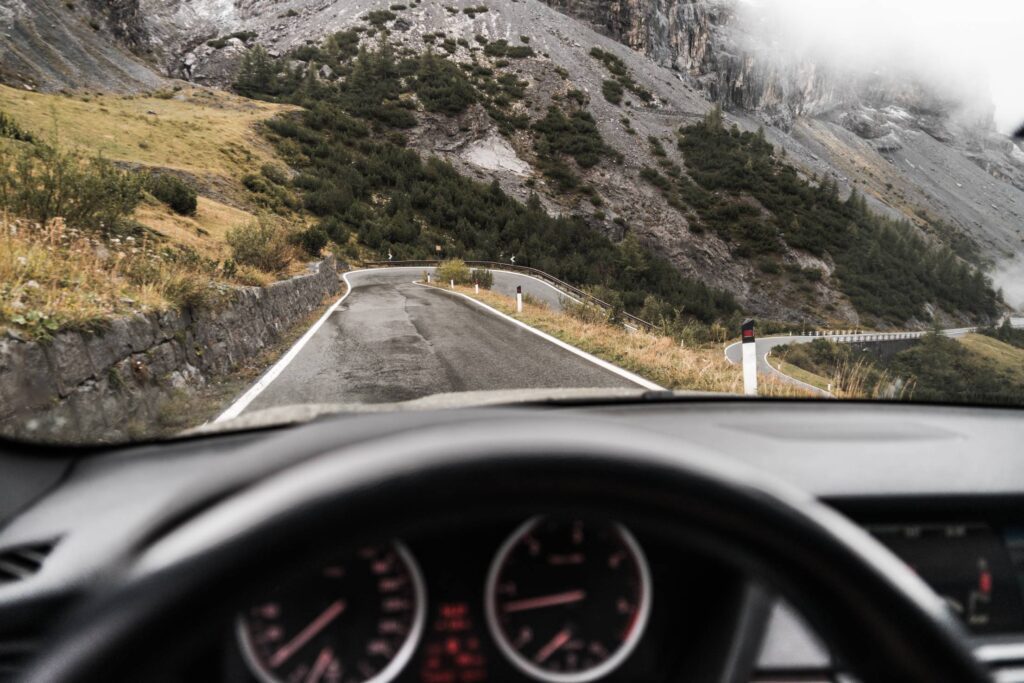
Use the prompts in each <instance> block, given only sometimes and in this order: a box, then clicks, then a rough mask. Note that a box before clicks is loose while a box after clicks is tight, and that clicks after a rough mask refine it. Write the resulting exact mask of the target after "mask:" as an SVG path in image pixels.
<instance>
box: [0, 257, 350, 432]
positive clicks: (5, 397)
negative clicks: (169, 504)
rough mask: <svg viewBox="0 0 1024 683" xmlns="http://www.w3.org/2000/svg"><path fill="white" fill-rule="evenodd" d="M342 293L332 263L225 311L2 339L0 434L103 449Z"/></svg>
mask: <svg viewBox="0 0 1024 683" xmlns="http://www.w3.org/2000/svg"><path fill="white" fill-rule="evenodd" d="M337 289H338V278H337V273H336V269H335V262H334V259H333V258H330V259H327V260H325V261H323V262H321V263H318V264H314V265H313V266H311V272H310V273H309V274H308V275H301V276H298V277H294V278H292V279H290V280H285V281H282V282H275V283H273V284H271V285H269V286H267V287H262V288H261V287H246V288H241V289H238V290H236V291H235V292H234V293H233V294H232V296H231V298H230V300H229V301H228V302H227V303H226V304H225V305H223V306H222V307H220V308H217V309H214V310H201V311H191V310H186V311H181V312H178V311H165V312H162V313H151V314H148V315H141V314H140V315H136V316H134V317H130V318H120V319H115V320H113V321H111V322H110V323H109V324H108V325H107V326H106V328H105V329H103V330H102V331H99V332H79V331H63V332H59V333H58V334H57V335H56V336H55V337H54V338H53V339H51V340H48V341H42V342H36V341H21V340H17V339H13V338H7V339H2V340H0V432H2V433H4V434H8V435H13V436H23V437H26V438H30V439H32V440H33V441H38V440H50V441H73V442H76V443H78V442H84V441H89V442H92V441H103V440H122V439H124V438H126V437H130V436H131V430H132V428H133V424H140V425H141V424H150V425H151V424H156V423H157V421H159V419H160V415H161V412H162V411H163V410H164V409H165V407H166V405H167V403H168V401H173V400H174V399H175V397H176V396H177V395H178V392H187V391H189V390H190V389H194V388H196V387H198V386H201V385H203V384H204V383H206V382H207V381H210V380H213V379H215V378H218V377H222V376H224V375H226V374H227V373H229V372H230V371H232V370H233V369H235V368H237V367H238V366H239V365H240V364H241V363H243V362H244V361H246V360H248V359H250V358H253V357H254V356H256V355H258V354H259V353H260V352H261V351H262V350H263V349H264V347H266V346H267V345H268V344H271V343H273V342H275V341H277V340H278V339H280V338H281V335H282V333H284V332H285V331H286V330H287V329H288V328H290V327H291V326H292V325H294V324H295V323H297V322H299V321H300V320H302V319H303V318H304V317H305V316H306V315H308V314H309V313H310V312H312V311H314V310H316V309H317V308H318V307H319V306H320V305H321V303H322V301H323V299H324V297H326V296H328V295H331V294H334V293H335V292H336V291H337Z"/></svg>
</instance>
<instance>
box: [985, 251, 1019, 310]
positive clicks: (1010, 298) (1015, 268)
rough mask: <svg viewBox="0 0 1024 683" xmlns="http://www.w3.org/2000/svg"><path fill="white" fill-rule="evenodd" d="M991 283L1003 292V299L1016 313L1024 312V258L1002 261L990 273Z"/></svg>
mask: <svg viewBox="0 0 1024 683" xmlns="http://www.w3.org/2000/svg"><path fill="white" fill-rule="evenodd" d="M990 275H991V276H992V282H993V283H994V284H995V286H996V287H1000V288H1002V290H1003V298H1004V299H1005V300H1006V303H1008V304H1010V306H1012V307H1013V308H1015V309H1016V310H1018V311H1024V257H1017V258H1016V259H1014V260H1013V261H1003V262H1002V263H1000V264H998V265H997V266H996V268H995V269H993V271H992V272H991V273H990Z"/></svg>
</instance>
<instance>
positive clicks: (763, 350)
mask: <svg viewBox="0 0 1024 683" xmlns="http://www.w3.org/2000/svg"><path fill="white" fill-rule="evenodd" d="M1010 322H1011V324H1012V325H1013V326H1014V327H1024V318H1011V321H1010ZM974 329H975V328H973V327H956V328H950V329H948V330H942V334H944V335H946V336H947V337H953V338H956V337H962V336H964V335H965V334H969V333H971V332H973V331H974ZM880 334H885V335H888V334H893V333H871V334H854V335H831V336H828V337H821V336H814V337H812V336H806V335H793V336H779V337H761V338H759V339H757V340H756V341H755V342H754V344H755V346H756V348H757V371H758V373H759V374H764V375H774V376H776V377H779V378H781V379H782V380H784V381H786V382H790V383H793V384H797V385H800V386H803V387H805V388H809V389H813V390H814V391H820V390H818V389H816V388H815V387H812V386H810V385H808V384H805V383H804V382H801V381H799V380H796V379H793V378H792V377H790V376H789V375H786V374H784V373H781V372H779V371H778V370H776V369H775V368H773V367H772V366H771V365H770V364H769V363H768V361H767V359H766V355H767V354H768V353H769V352H770V351H771V350H772V349H774V348H775V347H776V346H783V345H785V344H807V343H809V342H812V341H814V340H815V339H829V340H832V341H843V342H849V343H856V342H857V341H872V340H874V339H875V338H877V337H878V336H879V335H880ZM894 334H897V335H899V334H916V335H919V336H920V335H922V334H924V333H923V332H903V333H894ZM741 347H742V344H741V343H740V342H735V343H733V344H730V345H729V346H727V347H726V348H725V357H726V358H727V359H729V361H730V362H731V363H742V362H743V349H742V348H741ZM820 393H825V392H820Z"/></svg>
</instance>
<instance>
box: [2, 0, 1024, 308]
mask: <svg viewBox="0 0 1024 683" xmlns="http://www.w3.org/2000/svg"><path fill="white" fill-rule="evenodd" d="M13 2H15V3H16V4H17V5H18V6H17V7H8V9H4V8H2V7H0V78H2V79H3V80H4V81H5V82H7V83H14V84H18V85H21V86H23V87H31V88H43V89H60V88H97V89H104V90H122V91H123V90H139V89H155V88H159V87H162V86H163V85H164V84H165V82H166V81H165V79H185V80H190V81H193V82H196V83H200V84H206V85H211V86H225V85H228V84H229V83H230V82H231V81H232V80H233V78H234V74H235V72H236V70H237V68H238V64H239V62H240V60H241V59H242V57H243V56H244V55H245V54H247V53H248V52H249V51H250V50H251V49H252V48H253V46H254V45H256V44H260V45H263V46H265V47H266V48H267V49H268V50H269V52H270V54H271V55H274V56H285V55H288V56H292V55H293V53H294V50H296V49H297V48H301V47H303V46H305V45H307V44H308V43H310V42H312V43H317V42H319V41H320V40H321V39H322V38H324V37H326V36H329V35H332V34H334V33H335V32H337V31H341V30H344V29H348V28H351V27H353V26H364V27H365V26H366V24H365V22H364V21H362V19H363V18H364V17H365V15H366V14H367V13H368V12H371V11H374V10H381V11H383V10H387V9H388V8H389V6H390V5H389V3H387V2H381V1H379V0H346V1H345V2H335V1H331V0H284V1H281V0H191V1H186V0H117V1H116V2H104V1H101V0H85V2H84V3H83V4H79V5H73V4H71V3H65V4H61V5H50V4H44V3H37V2H29V1H27V0H13ZM549 2H550V4H545V3H544V2H540V1H539V0H525V1H516V0H489V1H488V2H486V4H485V5H484V6H483V7H484V8H486V9H482V8H481V7H480V3H470V2H465V1H464V0H462V1H458V2H456V1H455V0H451V2H441V1H439V0H424V1H423V2H418V3H414V4H412V5H411V6H408V7H406V6H405V5H396V6H395V7H396V9H395V11H394V14H395V18H394V19H393V21H392V22H390V23H388V28H389V30H390V33H391V40H392V42H393V43H394V44H395V45H396V46H397V49H398V50H399V51H402V50H408V51H411V52H422V51H424V50H427V49H435V50H436V49H438V47H439V46H438V45H436V44H435V40H436V36H437V35H443V36H445V38H446V40H450V41H452V44H451V50H449V52H451V53H452V59H454V60H455V61H457V62H460V63H464V64H469V63H472V62H473V61H475V59H476V57H475V56H474V55H475V54H477V53H478V52H479V51H480V47H479V46H480V45H483V44H484V43H485V42H488V41H489V42H493V41H496V40H502V39H503V40H506V41H507V42H508V43H509V44H511V45H528V46H529V47H530V49H531V52H532V56H531V57H530V58H527V59H517V60H510V61H512V63H511V64H510V65H508V66H507V70H508V72H509V73H510V74H514V76H515V78H518V79H521V80H522V82H523V83H525V84H527V85H526V87H525V92H526V96H525V98H524V99H523V100H522V101H521V102H520V103H517V104H516V105H515V109H516V111H519V112H521V113H525V114H527V115H529V116H530V117H531V119H537V118H539V117H541V116H543V113H544V111H545V110H546V109H547V107H548V106H549V105H550V104H552V103H553V102H556V101H561V100H562V99H564V98H565V97H567V96H569V95H570V93H571V92H572V91H575V90H579V91H581V92H582V93H583V96H584V97H586V99H587V104H586V106H587V108H588V109H589V111H590V112H591V113H592V115H593V117H594V119H595V121H596V125H597V128H598V130H599V131H600V135H601V137H602V139H603V140H604V141H605V143H606V144H607V145H608V146H609V147H610V148H611V149H612V150H614V151H615V153H616V154H617V155H620V156H621V162H614V163H604V164H600V165H598V166H596V167H594V168H591V169H589V170H587V171H586V172H585V173H584V174H583V177H584V180H585V182H586V183H587V184H588V185H589V186H590V187H592V188H593V192H594V194H596V196H598V197H599V198H600V199H599V200H598V201H593V200H589V199H588V198H587V197H586V196H585V195H580V194H579V193H568V194H567V193H564V192H559V191H557V188H555V187H554V186H553V185H552V183H551V182H550V180H548V179H543V178H541V177H540V175H539V174H538V173H537V172H536V167H537V164H538V158H537V156H536V154H535V152H534V149H533V147H532V145H531V142H530V139H529V135H527V134H526V133H523V132H521V131H520V132H513V133H510V134H502V133H501V132H500V131H499V130H498V126H496V125H495V123H494V121H493V120H492V119H491V118H489V117H488V115H487V113H486V112H485V111H484V110H483V108H481V107H474V108H471V109H470V110H469V111H467V112H466V113H465V114H462V115H460V116H459V117H456V118H452V117H445V116H438V115H433V114H424V115H422V116H420V117H419V118H420V121H419V125H417V127H416V128H415V129H414V130H412V131H411V132H410V134H409V135H408V141H409V144H411V145H412V146H414V147H415V148H416V149H418V150H420V151H422V152H426V153H430V154H436V155H439V156H442V157H444V158H446V159H448V160H449V161H451V162H452V163H454V164H455V165H456V167H457V168H459V169H460V170H461V171H462V172H464V173H465V174H468V175H470V176H474V177H477V178H480V179H483V180H488V179H492V178H493V179H496V180H498V182H499V183H500V184H501V186H502V187H503V188H504V189H505V190H506V192H508V193H510V194H512V195H513V196H515V197H518V198H520V199H523V200H525V199H526V198H527V197H528V196H529V195H530V194H531V193H532V192H534V191H536V190H540V191H541V196H542V200H543V202H544V204H545V206H546V207H547V208H548V210H549V211H550V212H552V213H554V214H575V215H583V216H585V218H586V220H587V221H588V222H589V223H590V224H591V226H592V227H593V228H594V229H595V230H598V231H601V232H603V233H605V234H607V235H609V236H610V237H612V238H613V239H621V238H622V237H623V236H624V235H625V234H626V232H627V230H628V231H629V232H630V233H631V234H634V235H635V236H636V237H637V238H639V240H640V241H641V242H642V243H644V244H646V245H648V246H649V247H651V248H652V249H654V250H656V251H658V252H659V253H661V254H664V255H665V256H667V257H668V258H669V259H670V260H671V261H672V262H673V263H674V264H675V265H676V266H677V267H678V268H679V269H680V270H681V271H682V272H683V273H684V274H687V275H690V276H692V277H695V278H698V279H700V280H703V281H705V282H707V283H708V284H711V285H714V286H718V287H722V288H725V289H728V290H729V291H732V292H733V293H734V294H735V295H736V296H737V298H738V299H739V300H740V302H741V303H742V304H743V306H744V307H745V308H746V309H747V310H750V311H754V312H757V313H758V314H759V315H761V316H768V317H773V318H780V319H783V318H787V319H809V320H816V321H820V320H825V319H831V320H845V321H849V322H852V323H855V322H858V316H857V312H856V311H855V310H854V308H853V307H852V306H851V305H850V303H849V301H848V300H847V299H846V298H845V297H844V296H843V295H842V294H841V293H840V292H839V291H838V289H837V288H836V287H835V286H834V284H833V283H831V282H830V279H829V277H828V275H829V274H830V273H831V270H832V267H833V266H832V264H830V263H829V262H828V261H827V260H823V259H821V258H818V257H814V256H811V255H809V254H807V253H803V252H801V251H793V250H790V251H788V252H787V253H786V254H784V256H783V258H784V260H785V261H786V262H788V263H790V264H792V265H793V266H794V267H797V268H814V269H820V270H821V271H822V272H824V273H825V275H826V277H825V278H823V280H822V281H820V282H817V283H815V284H813V285H812V291H810V292H807V291H806V290H807V288H808V285H807V284H806V283H802V284H800V285H799V287H800V288H802V290H803V293H802V294H799V295H798V293H797V291H796V290H797V288H798V286H797V285H795V284H793V283H789V282H788V281H785V280H780V279H766V278H765V277H764V276H763V273H761V272H759V270H758V268H757V266H756V265H755V264H754V263H753V262H752V261H751V260H749V259H737V258H736V257H735V255H734V254H733V253H732V251H731V250H730V247H729V245H728V244H727V243H725V242H723V241H722V240H721V239H720V238H719V237H718V236H716V235H714V234H712V233H707V232H703V231H697V230H692V229H691V228H692V227H693V226H692V225H691V223H692V221H693V216H692V215H688V214H687V213H686V212H682V211H679V210H676V209H675V208H673V207H672V206H670V205H669V204H668V203H667V202H666V200H665V198H664V197H663V195H662V193H660V192H659V191H658V190H657V188H656V187H654V186H652V185H651V184H650V183H648V182H645V181H644V180H642V178H641V171H642V170H643V169H644V168H645V167H648V166H654V165H656V164H657V163H658V161H659V159H658V157H657V155H655V154H654V153H653V150H652V146H651V145H650V144H648V142H647V140H648V139H649V138H651V139H655V140H660V141H662V142H663V143H664V145H663V146H664V147H666V148H668V149H669V150H670V152H669V155H670V157H672V158H673V159H675V160H679V156H678V152H676V151H675V150H674V147H675V133H676V130H677V129H678V128H679V127H680V126H681V125H686V124H690V123H693V122H695V121H697V120H699V119H700V118H701V117H703V116H704V115H705V114H706V113H707V112H708V111H709V110H710V109H711V108H712V106H713V104H714V103H718V104H722V105H723V106H724V107H725V108H726V109H727V111H728V112H729V114H728V115H729V123H736V124H737V125H738V126H739V127H740V128H742V129H746V130H756V129H757V128H758V127H759V126H761V125H765V124H767V128H766V136H767V138H768V140H769V141H770V142H772V143H773V144H775V145H776V146H777V147H781V148H784V149H785V151H786V155H787V159H789V160H790V161H791V162H793V163H795V164H797V165H798V166H799V167H801V168H802V169H803V170H804V172H805V173H806V176H807V177H811V176H812V175H813V176H815V177H817V178H820V179H825V178H829V179H832V180H834V181H835V182H836V184H837V185H838V187H839V189H840V192H841V193H842V194H844V195H845V194H846V193H848V192H849V191H850V190H851V189H854V188H856V189H858V190H859V191H860V192H861V193H862V194H864V195H865V196H866V197H867V199H868V201H869V203H870V204H871V205H872V206H873V208H875V209H876V210H878V211H882V212H885V213H887V214H889V215H891V216H894V217H900V218H906V219H908V220H911V221H913V222H914V223H915V224H916V225H917V226H918V227H919V228H920V229H921V230H922V231H923V232H925V233H928V234H931V235H932V237H934V238H936V239H940V238H941V239H945V240H947V241H948V242H950V243H952V244H958V245H960V246H961V247H963V248H962V250H961V251H962V253H963V255H965V256H974V257H977V258H980V259H986V260H990V261H996V260H999V259H1001V258H1006V257H1008V256H1010V255H1013V254H1017V253H1020V252H1021V251H1022V250H1024V242H1022V239H1024V236H1022V233H1021V231H1020V228H1019V227H1018V226H1019V225H1020V224H1021V220H1020V219H1021V215H1020V212H1021V211H1024V152H1022V151H1021V150H1020V148H1019V147H1018V146H1017V145H1015V144H1014V143H1013V142H1012V141H1010V140H1009V139H1007V138H1005V137H1003V136H999V135H998V134H996V133H995V132H994V131H993V130H992V129H991V127H990V126H988V125H987V122H984V121H983V122H982V123H981V124H979V123H978V121H976V120H965V119H963V118H962V117H961V116H959V114H960V112H959V111H958V110H955V109H954V108H953V107H952V105H951V104H950V103H948V102H944V101H943V100H942V99H941V98H934V97H931V95H930V94H929V93H928V92H926V91H924V90H921V89H915V88H912V87H911V88H904V89H902V90H899V92H897V91H896V90H894V89H893V88H892V87H879V86H877V84H870V83H851V82H850V81H849V80H848V79H843V78H841V75H839V74H834V73H829V72H827V71H826V70H822V69H818V68H816V67H815V65H814V64H795V65H793V64H787V65H781V64H777V63H774V62H772V61H771V60H770V59H769V58H768V57H766V56H765V53H764V52H763V51H759V49H758V47H757V46H756V45H754V46H751V45H747V44H743V43H742V42H741V41H739V39H738V38H737V35H738V32H737V31H736V30H735V27H734V24H733V23H732V22H734V20H735V17H734V12H733V11H732V6H731V5H729V4H728V3H726V2H724V1H721V0H718V1H715V2H703V1H700V0H697V1H694V2H685V1H683V0H666V1H665V2H658V3H655V2H651V1H649V0H619V1H618V2H613V3H608V2H599V1H598V0H549ZM5 7H6V5H5ZM397 8H401V9H397ZM474 8H478V11H473V9H474ZM363 41H364V44H365V43H367V42H370V41H369V38H368V37H366V36H364V38H363ZM594 47H597V48H599V50H600V51H601V53H606V54H608V55H613V56H614V57H615V61H614V62H609V61H607V60H602V59H598V58H595V57H594V56H592V54H591V51H592V48H594ZM614 63H617V64H621V65H622V66H621V68H622V69H623V70H624V72H625V73H626V74H627V75H628V78H629V80H630V82H632V83H634V84H635V85H636V86H637V87H636V88H635V90H634V91H633V92H626V93H625V97H624V98H622V99H621V100H620V101H619V102H618V103H616V102H614V101H612V100H611V99H609V98H608V97H606V96H604V95H603V90H604V89H605V88H606V87H607V85H606V83H607V82H608V81H609V80H610V79H611V80H614V79H613V78H612V76H613V74H612V73H610V71H609V68H610V67H609V65H610V64H614ZM293 66H294V67H297V68H299V69H300V70H301V69H303V68H306V64H305V63H304V62H302V61H301V60H295V61H294V62H293ZM317 76H318V78H319V79H321V80H323V81H328V82H329V81H331V80H333V79H335V78H336V76H335V74H333V73H332V72H331V70H330V69H329V68H328V69H327V70H326V71H325V70H324V69H323V68H322V67H319V68H318V73H317ZM620 90H621V89H620ZM643 93H647V94H643ZM645 100H646V101H645ZM591 196H593V195H591ZM964 236H966V239H965V237H964ZM973 243H976V245H977V253H976V254H972V253H971V252H972V251H973V248H972V247H969V246H968V245H970V244H973ZM498 256H499V255H497V254H496V255H495V257H498ZM809 301H810V302H813V303H814V305H807V304H808V302H809ZM797 302H799V303H797ZM940 313H941V312H940Z"/></svg>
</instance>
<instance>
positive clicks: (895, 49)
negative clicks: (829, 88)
mask: <svg viewBox="0 0 1024 683" xmlns="http://www.w3.org/2000/svg"><path fill="white" fill-rule="evenodd" d="M740 7H741V12H742V13H743V14H745V15H746V17H747V19H748V20H749V23H748V25H749V27H750V30H752V31H753V32H755V33H757V34H760V35H763V36H769V37H770V38H771V40H772V43H773V49H774V51H775V52H776V53H777V54H782V53H786V54H788V55H790V56H796V57H812V58H814V59H816V60H818V61H820V60H822V59H824V60H826V61H829V62H832V63H833V64H835V65H839V66H842V67H849V68H853V69H854V70H856V71H861V72H865V73H871V72H875V71H883V70H884V71H893V70H905V71H908V72H910V73H911V74H912V75H913V76H916V77H917V78H918V79H920V80H922V81H923V82H925V83H929V84H931V85H933V86H934V85H937V86H940V87H942V88H944V89H945V90H946V92H947V93H949V94H954V95H957V96H959V97H960V98H962V99H963V100H964V101H965V102H966V103H970V104H972V105H974V106H981V107H982V108H984V106H985V103H987V102H991V103H992V104H993V105H994V106H995V119H996V125H997V126H998V128H999V130H1001V131H1003V132H1010V131H1012V130H1014V129H1015V128H1016V127H1017V126H1019V125H1020V124H1021V123H1022V122H1024V87H1022V84H1024V76H1022V74H1021V73H1020V72H1021V70H1022V69H1024V40H1022V39H1021V31H1022V27H1024V2H1021V0H972V1H971V2H964V1H963V0H741V5H740Z"/></svg>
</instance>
